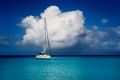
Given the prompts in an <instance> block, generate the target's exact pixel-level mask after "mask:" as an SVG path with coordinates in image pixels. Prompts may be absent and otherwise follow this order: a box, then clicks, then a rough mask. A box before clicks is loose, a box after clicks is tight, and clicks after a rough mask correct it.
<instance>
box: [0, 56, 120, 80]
mask: <svg viewBox="0 0 120 80" xmlns="http://www.w3.org/2000/svg"><path fill="white" fill-rule="evenodd" d="M0 80H120V57H53V58H52V59H51V60H39V59H35V58H34V57H26V58H25V57H23V58H22V57H21V58H0Z"/></svg>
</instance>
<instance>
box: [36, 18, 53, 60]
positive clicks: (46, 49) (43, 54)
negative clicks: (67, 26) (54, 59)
mask: <svg viewBox="0 0 120 80" xmlns="http://www.w3.org/2000/svg"><path fill="white" fill-rule="evenodd" d="M44 32H45V42H44V49H43V51H42V52H41V53H39V54H37V55H36V56H35V57H36V58H39V59H50V58H51V49H50V43H49V37H48V30H47V23H46V18H44Z"/></svg>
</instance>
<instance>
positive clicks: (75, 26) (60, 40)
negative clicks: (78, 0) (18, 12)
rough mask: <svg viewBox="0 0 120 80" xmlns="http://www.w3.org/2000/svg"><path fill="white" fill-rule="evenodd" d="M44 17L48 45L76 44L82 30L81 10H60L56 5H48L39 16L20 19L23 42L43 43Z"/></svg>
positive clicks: (55, 46) (56, 46)
mask: <svg viewBox="0 0 120 80" xmlns="http://www.w3.org/2000/svg"><path fill="white" fill-rule="evenodd" d="M44 17H46V21H47V28H48V34H49V39H50V45H51V47H52V48H64V47H70V46H73V45H74V44H76V43H77V42H78V41H79V39H78V37H79V35H80V34H81V33H83V31H84V16H83V13H82V11H80V10H75V11H68V12H62V11H61V10H60V9H59V7H57V6H50V7H48V8H47V9H46V10H44V12H43V13H40V16H37V17H36V16H32V15H31V16H27V17H25V18H24V19H23V20H22V21H21V23H20V24H21V26H23V27H24V28H25V30H26V32H25V34H24V35H23V40H22V41H21V42H22V43H23V44H34V45H37V46H41V47H42V45H43V43H44V19H43V18H44Z"/></svg>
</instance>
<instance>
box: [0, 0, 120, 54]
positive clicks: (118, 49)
mask: <svg viewBox="0 0 120 80" xmlns="http://www.w3.org/2000/svg"><path fill="white" fill-rule="evenodd" d="M119 4H120V1H119V0H1V1H0V54H5V55H7V54H8V55H11V54H15V55H19V54H26V55H29V54H36V53H38V52H40V51H41V49H40V48H39V47H37V46H33V45H24V46H23V45H17V42H18V41H20V40H22V36H23V35H24V34H25V29H24V28H22V27H20V26H18V24H19V23H20V22H21V21H22V19H23V18H25V17H26V16H29V15H34V16H39V15H40V13H41V12H43V11H44V10H45V9H46V8H47V7H49V6H51V5H56V6H58V7H59V8H60V10H61V11H62V12H66V11H74V10H81V11H82V12H83V15H84V17H85V24H84V25H85V28H86V29H87V31H88V30H90V31H91V33H89V32H86V34H88V36H89V35H92V36H93V37H92V38H94V39H93V42H95V41H94V40H95V39H97V40H100V41H99V43H97V44H96V45H94V46H92V47H91V44H95V43H93V42H90V43H88V44H86V43H84V44H83V43H82V42H78V43H77V44H75V45H74V46H72V47H69V48H64V49H63V48H62V49H54V50H53V54H68V55H69V54H70V55H76V54H77V55H83V54H85V55H93V54H95V55H100V54H102V55H111V54H112V55H113V54H115V55H120V10H119V9H120V7H119ZM99 32H103V33H106V34H107V36H105V37H104V38H99V36H100V34H99ZM103 43H104V44H105V43H106V45H105V46H101V44H103Z"/></svg>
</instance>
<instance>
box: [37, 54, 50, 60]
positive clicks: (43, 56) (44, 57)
mask: <svg viewBox="0 0 120 80" xmlns="http://www.w3.org/2000/svg"><path fill="white" fill-rule="evenodd" d="M36 58H38V59H50V58H51V56H50V55H48V54H39V55H36Z"/></svg>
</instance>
